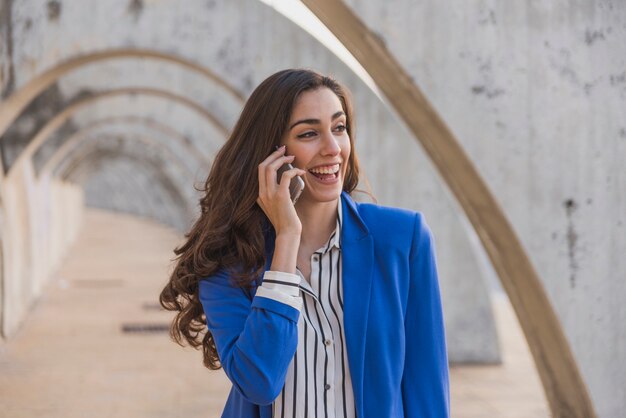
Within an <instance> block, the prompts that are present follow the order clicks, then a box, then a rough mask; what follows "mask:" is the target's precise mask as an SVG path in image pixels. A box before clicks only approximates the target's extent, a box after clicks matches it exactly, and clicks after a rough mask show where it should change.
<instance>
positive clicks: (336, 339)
mask: <svg viewBox="0 0 626 418" xmlns="http://www.w3.org/2000/svg"><path fill="white" fill-rule="evenodd" d="M337 214H338V216H337V226H336V228H335V231H334V232H333V233H332V234H331V236H330V238H329V239H328V241H327V242H326V244H324V245H323V246H322V247H321V248H319V249H318V250H317V251H315V252H314V253H313V254H312V256H311V276H310V281H307V280H306V279H305V278H304V276H303V275H302V273H301V272H300V270H297V271H296V274H290V273H284V272H277V271H267V272H265V275H264V278H263V284H262V285H261V286H260V287H259V288H258V289H257V294H256V295H257V296H262V297H270V298H272V299H275V300H278V301H280V302H283V303H287V304H289V305H291V306H293V307H295V308H297V309H299V310H300V313H301V314H300V317H299V320H298V347H297V349H296V354H295V355H294V357H293V360H292V361H291V363H290V364H289V368H288V370H287V375H286V378H285V385H284V387H283V390H282V391H281V392H280V394H279V395H278V398H276V400H275V401H274V403H273V404H272V416H273V417H275V418H284V417H289V418H295V417H298V418H299V417H319V418H354V417H356V410H355V405H354V395H353V391H352V380H351V379H350V371H349V368H348V353H347V351H346V343H345V341H346V337H345V333H344V326H343V325H344V324H343V289H342V282H341V281H342V275H341V242H340V241H341V240H340V237H341V203H340V204H339V205H338V210H337ZM277 349H280V347H277Z"/></svg>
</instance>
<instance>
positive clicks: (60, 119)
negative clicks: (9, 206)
mask: <svg viewBox="0 0 626 418" xmlns="http://www.w3.org/2000/svg"><path fill="white" fill-rule="evenodd" d="M129 94H130V95H133V94H135V95H149V96H155V97H161V98H165V99H167V100H172V101H175V102H178V103H180V104H182V105H183V106H186V107H188V108H190V109H191V110H193V111H195V112H197V113H199V114H200V115H201V116H203V117H204V118H205V119H206V120H207V121H209V123H211V124H212V125H213V126H215V127H216V128H217V129H218V130H219V131H220V132H221V133H222V134H223V135H224V136H226V135H227V133H228V129H227V128H226V127H225V126H223V125H222V124H221V123H220V122H219V121H218V120H217V119H216V118H215V117H214V116H213V115H212V114H211V113H210V112H209V111H207V110H205V109H204V108H203V107H202V106H201V105H199V104H198V103H195V102H193V101H191V100H189V99H187V98H186V97H183V96H179V95H177V94H173V93H170V92H168V91H165V90H161V89H155V88H124V89H116V90H109V91H105V92H100V93H96V94H94V95H92V96H90V97H87V98H85V99H82V100H80V101H78V102H76V103H73V104H72V105H70V106H68V107H66V108H65V109H64V110H63V111H62V112H60V113H59V114H57V115H55V116H54V117H53V118H52V119H51V120H50V121H49V122H48V123H46V125H44V126H43V127H42V129H41V130H40V131H39V132H38V133H37V135H35V137H34V138H33V139H32V140H31V141H30V142H29V143H28V145H27V146H26V148H24V150H23V151H22V152H21V153H20V155H19V157H18V158H17V159H16V160H15V161H14V162H13V164H12V165H11V166H10V167H8V168H7V169H8V172H7V173H6V175H5V177H7V178H10V177H11V173H12V172H13V171H14V167H18V166H19V165H20V164H21V163H22V161H25V160H30V159H31V157H32V156H33V155H34V154H35V152H36V151H37V150H38V149H39V148H40V147H41V145H42V144H44V143H45V142H46V140H47V139H48V138H49V137H50V134H51V133H52V132H54V131H55V130H56V129H58V128H59V127H60V126H62V125H63V123H65V121H67V120H68V119H69V118H70V117H71V116H72V115H73V114H74V113H75V112H77V111H78V110H80V109H81V108H83V107H85V106H88V105H89V104H91V103H93V102H94V101H97V100H100V99H102V98H106V97H113V96H118V95H129Z"/></svg>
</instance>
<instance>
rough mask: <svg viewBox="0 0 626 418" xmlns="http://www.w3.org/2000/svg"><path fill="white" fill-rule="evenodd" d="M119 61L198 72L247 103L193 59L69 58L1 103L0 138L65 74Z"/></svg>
mask: <svg viewBox="0 0 626 418" xmlns="http://www.w3.org/2000/svg"><path fill="white" fill-rule="evenodd" d="M119 58H141V59H154V60H160V61H167V62H171V63H174V64H177V65H180V66H182V67H185V68H187V69H189V70H192V71H195V72H198V73H199V74H201V75H203V76H205V77H206V78H207V79H209V80H211V81H214V82H216V83H217V84H219V85H220V86H222V87H223V88H224V90H225V91H226V92H227V93H229V94H230V95H232V96H233V97H234V98H236V99H237V100H238V101H239V102H242V103H243V101H244V96H243V94H241V93H240V92H239V91H237V90H236V89H235V88H234V87H233V86H231V85H230V84H229V83H227V82H226V81H225V80H224V79H222V78H221V77H219V76H218V75H216V74H214V73H213V72H212V71H210V70H209V69H207V68H205V67H204V66H202V65H199V64H197V63H194V62H193V61H191V60H188V59H185V58H182V57H177V56H175V55H173V54H168V53H164V52H160V51H155V50H150V49H134V48H120V49H111V50H106V51H100V52H95V53H92V54H86V55H81V56H78V57H75V58H72V59H69V60H67V61H65V62H64V63H62V64H59V65H57V66H56V67H54V68H52V69H50V70H47V71H45V72H44V73H43V74H41V75H39V76H38V77H36V78H34V79H33V80H31V81H30V82H29V83H28V84H27V85H25V86H23V87H22V88H21V89H20V90H18V91H17V92H15V93H13V94H12V95H11V96H10V97H9V98H8V99H7V100H6V101H4V103H2V104H0V137H1V136H2V135H3V134H4V132H5V131H6V129H7V128H8V127H9V126H10V125H11V123H13V121H14V120H15V119H16V118H17V116H18V115H19V114H20V113H21V112H22V111H23V110H24V109H25V108H26V106H28V104H30V103H31V102H32V101H33V100H34V98H35V97H37V96H38V95H39V94H40V93H41V92H43V91H44V90H45V89H46V88H47V87H48V86H50V85H51V84H52V83H54V82H55V81H56V80H58V79H59V78H61V77H62V76H63V75H65V74H67V73H68V72H70V71H73V70H75V69H77V68H80V67H82V66H85V65H89V64H92V63H96V62H102V61H107V60H113V59H119Z"/></svg>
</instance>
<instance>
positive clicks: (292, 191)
mask: <svg viewBox="0 0 626 418" xmlns="http://www.w3.org/2000/svg"><path fill="white" fill-rule="evenodd" d="M276 149H278V147H276ZM292 168H293V166H292V165H291V164H289V163H286V164H283V166H282V167H280V168H279V169H278V171H276V181H277V182H279V183H280V179H281V177H282V176H283V173H284V172H285V171H287V170H291V169H292ZM302 190H304V180H302V178H301V177H300V176H294V177H293V178H292V179H291V182H290V183H289V195H290V196H291V201H292V202H293V204H294V205H295V204H296V202H297V201H298V198H299V197H300V195H301V194H302Z"/></svg>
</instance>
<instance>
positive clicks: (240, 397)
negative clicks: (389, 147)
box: [199, 192, 449, 418]
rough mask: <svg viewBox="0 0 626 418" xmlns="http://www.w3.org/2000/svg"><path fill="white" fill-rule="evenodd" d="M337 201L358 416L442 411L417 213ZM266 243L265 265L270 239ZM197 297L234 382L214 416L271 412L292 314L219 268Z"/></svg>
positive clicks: (441, 348)
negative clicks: (340, 216)
mask: <svg viewBox="0 0 626 418" xmlns="http://www.w3.org/2000/svg"><path fill="white" fill-rule="evenodd" d="M341 204H342V205H343V206H342V217H343V223H342V231H341V252H342V272H343V273H342V275H343V276H342V277H343V296H344V327H345V328H344V332H345V336H346V346H347V351H348V363H349V370H350V375H351V378H352V384H353V390H354V400H355V405H356V410H357V416H358V417H359V418H363V417H367V418H369V417H371V418H395V417H397V418H400V417H406V418H418V417H420V418H426V417H429V418H432V417H435V418H439V417H442V418H443V417H448V416H449V387H448V361H447V352H446V343H445V334H444V323H443V315H442V309H441V298H440V294H439V284H438V280H437V268H436V262H435V252H434V248H433V238H432V235H431V232H430V229H429V228H428V226H427V225H426V222H425V221H424V217H423V215H422V214H421V213H420V212H411V211H407V210H403V209H396V208H388V207H382V206H378V205H374V204H369V203H356V202H354V201H353V200H352V198H351V197H350V196H349V195H348V194H347V193H345V192H344V193H342V195H341ZM270 241H272V242H268V248H269V250H268V263H267V265H266V269H267V268H269V265H270V263H271V258H272V257H271V256H272V254H273V247H272V246H273V240H270ZM199 292H200V300H201V302H202V305H203V308H204V312H205V314H206V320H207V327H208V329H209V330H210V331H211V333H212V334H213V338H214V340H215V345H216V348H217V351H218V354H219V358H220V361H221V364H222V366H223V369H224V372H225V373H226V375H227V376H228V378H229V379H230V381H231V382H232V384H233V387H232V389H231V391H230V395H229V396H228V400H227V401H226V406H225V409H224V412H223V415H222V417H226V418H235V417H237V418H247V417H255V418H257V417H258V418H271V416H272V402H273V401H274V399H276V398H277V397H278V395H279V393H280V391H281V390H282V387H283V385H284V382H285V376H286V374H287V368H288V367H289V364H290V363H291V361H292V359H293V356H294V354H295V352H296V348H297V343H298V335H297V323H298V318H299V316H300V312H299V311H298V310H297V309H295V308H293V307H291V306H289V305H286V304H284V303H281V302H278V301H276V300H273V299H269V298H264V297H258V298H255V297H254V294H255V292H256V287H253V290H252V292H248V291H246V290H244V289H242V288H239V287H236V286H234V285H233V284H232V282H231V281H230V279H229V276H228V274H227V273H226V272H225V271H220V272H218V273H217V274H215V275H213V276H211V277H208V278H206V279H203V280H201V281H200V289H199Z"/></svg>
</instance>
